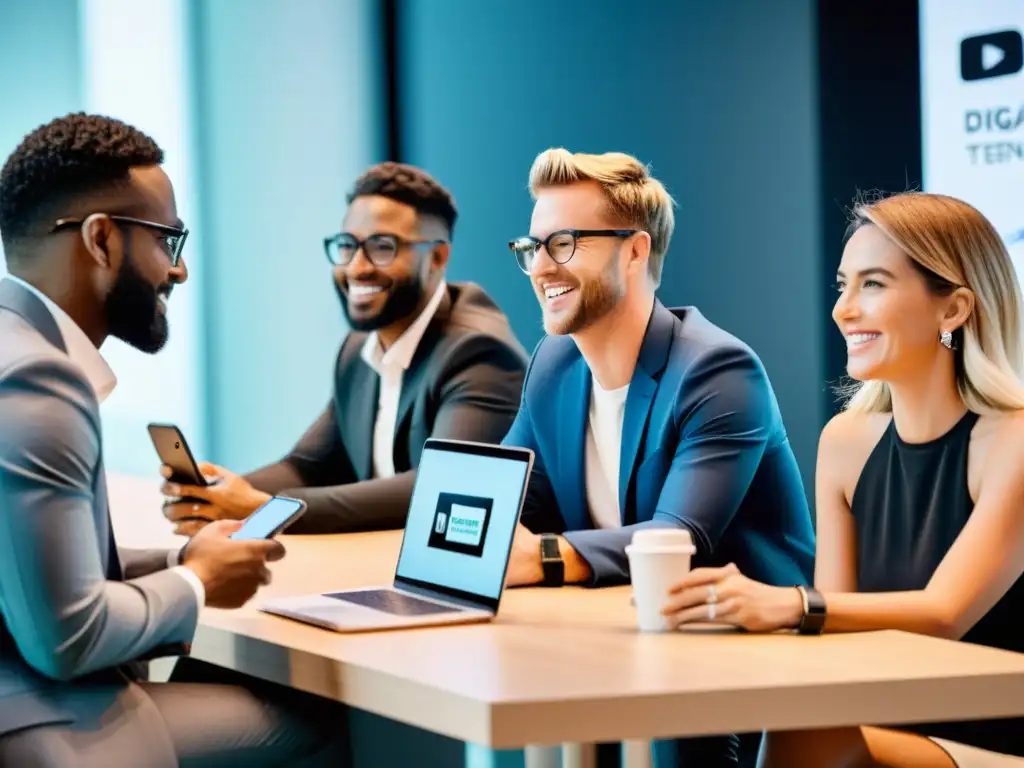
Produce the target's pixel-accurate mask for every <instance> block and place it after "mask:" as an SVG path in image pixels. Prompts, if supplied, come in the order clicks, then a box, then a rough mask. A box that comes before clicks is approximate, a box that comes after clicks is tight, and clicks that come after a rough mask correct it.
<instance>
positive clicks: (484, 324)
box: [162, 163, 527, 534]
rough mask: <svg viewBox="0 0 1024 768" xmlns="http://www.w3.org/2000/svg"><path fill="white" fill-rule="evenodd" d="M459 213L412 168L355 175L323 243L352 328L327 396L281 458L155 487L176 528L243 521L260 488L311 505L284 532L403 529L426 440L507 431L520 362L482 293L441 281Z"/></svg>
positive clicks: (483, 438) (210, 469) (209, 469)
mask: <svg viewBox="0 0 1024 768" xmlns="http://www.w3.org/2000/svg"><path fill="white" fill-rule="evenodd" d="M456 216H457V214H456V208H455V203H454V200H453V199H452V196H451V194H450V193H449V192H448V190H446V189H445V188H444V187H443V186H441V185H440V184H439V183H438V182H437V181H436V180H435V179H434V178H433V177H432V176H430V175H429V174H427V173H426V172H425V171H423V170H422V169H419V168H415V167H413V166H410V165H406V164H400V163H382V164H380V165H376V166H373V167H372V168H370V169H369V170H367V171H366V172H365V173H364V174H363V175H362V176H361V177H360V178H359V179H358V180H357V181H356V184H355V188H354V190H353V192H352V194H351V195H350V196H349V208H348V211H347V212H346V214H345V218H344V223H343V226H342V231H341V232H338V233H336V234H333V235H330V236H329V237H326V238H324V240H323V252H324V255H325V256H326V260H327V265H326V266H328V268H329V270H330V272H329V274H330V276H331V278H332V279H333V282H334V287H335V289H336V290H337V293H338V298H339V300H340V301H341V305H342V307H343V309H344V311H345V315H346V317H347V319H348V322H349V325H350V326H351V328H352V332H351V333H349V335H348V336H347V337H346V338H345V340H344V342H343V343H342V346H341V350H340V352H339V355H338V360H337V365H336V368H335V382H334V395H333V397H332V398H331V401H330V402H329V403H328V404H327V407H326V408H325V409H324V411H323V412H322V414H321V415H320V417H319V418H318V419H317V420H316V422H315V423H314V424H313V425H312V426H311V427H310V428H309V429H308V430H307V432H306V434H305V435H303V436H302V438H301V439H300V440H299V441H298V443H297V445H296V446H295V448H294V449H293V450H292V451H291V453H289V454H288V455H287V456H286V457H285V458H284V459H282V460H281V461H279V462H277V463H275V464H272V465H270V466H267V467H263V468H261V469H257V470H256V471H255V472H252V473H250V474H248V475H245V476H241V475H238V474H235V473H233V472H230V471H229V470H227V469H225V468H223V467H218V466H216V465H213V464H203V465H202V466H201V467H200V469H201V470H202V471H203V472H204V473H206V474H209V475H212V476H215V477H219V478H220V479H221V482H219V483H217V484H216V485H212V486H208V487H205V488H195V487H192V486H181V485H177V484H171V483H169V484H167V485H165V487H164V492H165V493H166V494H167V495H168V496H169V497H170V500H169V503H168V505H167V506H166V508H165V509H166V514H167V517H168V518H169V519H171V520H172V521H174V522H175V523H176V524H177V528H176V531H177V532H178V533H183V534H189V533H191V532H193V531H195V530H196V529H198V528H199V527H200V526H201V525H203V522H202V521H201V520H196V519H195V518H196V516H199V517H201V518H202V517H207V518H236V519H240V518H244V517H246V516H247V515H249V514H250V513H251V512H253V511H254V510H255V509H256V508H258V507H259V506H260V505H261V504H263V503H264V502H265V501H266V500H267V498H269V496H270V495H271V494H284V495H287V496H292V497H297V498H300V499H302V500H304V501H305V502H306V504H307V505H308V506H307V511H306V514H305V515H304V516H303V517H302V518H301V519H300V520H299V521H298V522H297V523H296V524H294V525H293V526H292V527H291V528H290V529H289V530H290V531H291V532H292V533H342V532H347V531H355V530H368V529H371V530H372V529H386V528H401V527H402V526H403V525H404V524H405V517H406V513H407V512H408V505H409V501H410V499H411V497H412V489H413V482H414V480H415V473H416V467H417V466H418V464H419V458H420V452H421V450H422V448H423V443H424V441H425V440H426V439H427V438H428V437H435V438H451V439H460V440H471V441H476V442H495V443H496V442H498V441H500V440H501V438H502V437H504V436H505V433H506V432H507V431H508V428H509V427H510V426H511V424H512V421H513V419H514V418H515V414H516V410H517V409H518V407H519V395H520V390H521V387H522V382H523V376H524V374H525V370H526V360H527V356H526V352H525V350H524V349H523V348H522V346H521V345H520V344H519V342H518V340H517V339H516V337H515V335H514V334H513V332H512V329H511V327H510V326H509V322H508V319H507V318H506V317H505V315H504V314H503V313H502V312H501V310H500V309H499V308H498V307H497V305H496V304H495V303H494V301H493V300H492V299H491V298H490V297H489V296H488V295H487V294H486V293H485V292H484V291H483V289H481V288H480V287H479V286H477V285H474V284H473V283H451V282H448V281H447V280H446V279H445V271H446V268H447V265H448V258H449V252H450V249H451V240H452V234H453V231H454V227H455V220H456ZM162 471H163V472H164V475H165V477H166V476H169V471H168V469H167V468H164V469H163V470H162ZM183 496H188V497H197V498H199V499H202V500H205V501H207V502H209V504H208V505H194V504H192V503H181V502H175V501H174V500H175V499H177V498H179V497H183Z"/></svg>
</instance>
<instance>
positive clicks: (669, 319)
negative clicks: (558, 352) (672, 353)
mask: <svg viewBox="0 0 1024 768" xmlns="http://www.w3.org/2000/svg"><path fill="white" fill-rule="evenodd" d="M675 323H676V318H675V316H674V315H673V314H672V313H671V312H669V311H668V310H667V309H666V308H665V306H664V305H663V304H662V303H661V302H660V301H657V300H655V302H654V309H653V311H652V312H651V319H650V321H649V322H648V324H647V333H646V334H645V335H644V341H643V344H642V345H641V346H640V354H639V356H638V357H637V364H636V368H635V369H634V370H633V378H632V379H631V380H630V382H629V394H627V395H626V410H625V413H624V414H623V417H622V444H621V445H622V448H621V453H620V454H619V515H620V517H621V519H622V524H623V525H630V524H631V523H634V522H636V520H634V519H632V518H634V517H635V511H634V510H632V509H631V508H627V501H628V499H629V486H630V483H631V482H632V480H633V473H634V472H635V471H636V467H637V464H638V463H639V458H640V447H641V445H642V441H643V437H644V434H646V432H647V424H648V422H649V421H650V416H651V406H652V405H653V403H654V393H655V392H656V391H657V389H658V382H659V380H660V378H661V372H662V371H663V370H664V369H665V363H666V361H667V360H668V352H669V349H671V347H672V336H673V330H674V328H675Z"/></svg>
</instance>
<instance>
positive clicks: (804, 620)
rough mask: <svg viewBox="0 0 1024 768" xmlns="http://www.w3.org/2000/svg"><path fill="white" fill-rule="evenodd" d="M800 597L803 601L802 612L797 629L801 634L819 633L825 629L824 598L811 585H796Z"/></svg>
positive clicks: (825, 612) (825, 611)
mask: <svg viewBox="0 0 1024 768" xmlns="http://www.w3.org/2000/svg"><path fill="white" fill-rule="evenodd" d="M797 591H798V592H799V593H800V598H801V599H802V600H803V601H804V614H803V616H801V617H800V623H799V624H798V625H797V631H798V632H799V633H800V634H801V635H820V634H821V633H822V631H823V630H824V629H825V616H826V615H827V613H828V612H827V610H826V608H825V598H824V597H822V596H821V593H820V592H819V591H818V590H816V589H814V588H813V587H804V586H800V585H797Z"/></svg>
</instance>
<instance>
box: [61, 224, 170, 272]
mask: <svg viewBox="0 0 1024 768" xmlns="http://www.w3.org/2000/svg"><path fill="white" fill-rule="evenodd" d="M89 215H90V216H93V215H95V214H89ZM102 215H103V216H106V217H107V218H108V219H110V220H111V221H116V222H118V223H119V224H128V225H130V226H135V227H145V228H146V229H151V230H153V231H154V232H156V233H157V234H158V237H157V239H158V240H159V241H160V245H161V247H162V248H163V250H164V253H166V254H167V258H169V259H170V260H171V266H172V267H176V266H178V262H179V261H181V251H182V249H183V248H184V247H185V241H186V240H187V239H188V230H187V229H185V228H183V227H171V226H168V225H167V224H160V223H159V222H156V221H146V220H145V219H136V218H133V217H131V216H117V215H114V214H106V213H105V214H102ZM87 218H89V217H88V216H86V219H87ZM84 223H85V219H57V222H56V223H55V224H54V225H53V229H51V230H50V233H51V234H53V233H56V232H62V231H64V230H67V229H71V228H72V227H80V226H82V224H84Z"/></svg>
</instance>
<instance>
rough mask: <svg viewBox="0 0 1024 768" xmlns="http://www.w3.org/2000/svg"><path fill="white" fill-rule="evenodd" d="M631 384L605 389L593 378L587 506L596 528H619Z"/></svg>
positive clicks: (587, 452) (589, 420) (588, 451)
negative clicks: (624, 424) (621, 460)
mask: <svg viewBox="0 0 1024 768" xmlns="http://www.w3.org/2000/svg"><path fill="white" fill-rule="evenodd" d="M627 394H629V385H628V384H627V385H626V386H624V387H619V388H618V389H611V390H608V389H602V388H601V385H600V384H598V383H597V379H594V383H593V387H592V388H591V391H590V414H589V416H588V419H587V443H586V466H587V478H586V483H587V505H588V506H589V507H590V519H591V521H592V522H593V523H594V527H596V528H619V527H621V526H622V516H621V513H620V510H619V455H620V453H621V451H622V419H623V416H625V413H626V395H627Z"/></svg>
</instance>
